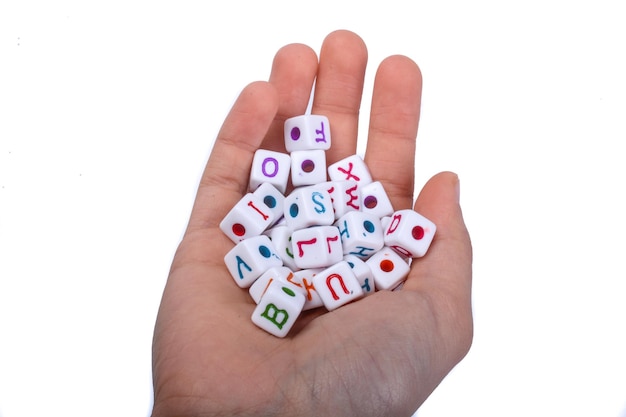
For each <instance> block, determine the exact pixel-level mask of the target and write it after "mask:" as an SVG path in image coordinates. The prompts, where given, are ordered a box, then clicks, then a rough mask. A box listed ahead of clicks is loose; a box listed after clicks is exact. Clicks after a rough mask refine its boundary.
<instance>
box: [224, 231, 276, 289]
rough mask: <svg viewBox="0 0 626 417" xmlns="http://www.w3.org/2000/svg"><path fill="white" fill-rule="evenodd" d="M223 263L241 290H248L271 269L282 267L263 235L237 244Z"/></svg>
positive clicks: (274, 250) (270, 244)
mask: <svg viewBox="0 0 626 417" xmlns="http://www.w3.org/2000/svg"><path fill="white" fill-rule="evenodd" d="M224 263H225V264H226V267H227V268H228V271H229V272H230V274H231V275H232V276H233V278H234V279H235V282H236V283H237V285H239V286H240V287H241V288H248V287H249V286H250V285H252V283H253V282H254V281H255V280H256V279H257V278H258V277H260V276H261V274H263V273H264V272H265V271H267V270H268V269H270V268H271V267H273V266H282V265H283V261H282V260H281V259H280V258H279V257H278V255H277V254H276V249H275V248H274V245H273V244H272V241H271V240H270V238H269V237H267V236H265V235H260V236H254V237H251V238H249V239H246V240H242V241H241V242H239V243H237V244H236V245H235V247H234V248H232V249H231V250H230V251H228V253H227V254H226V256H224Z"/></svg>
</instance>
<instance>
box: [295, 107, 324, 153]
mask: <svg viewBox="0 0 626 417" xmlns="http://www.w3.org/2000/svg"><path fill="white" fill-rule="evenodd" d="M284 134H285V149H287V152H293V151H307V150H311V149H321V150H328V149H330V124H329V123H328V118H327V117H326V116H321V115H314V114H309V115H301V116H295V117H291V118H289V119H287V120H285V127H284Z"/></svg>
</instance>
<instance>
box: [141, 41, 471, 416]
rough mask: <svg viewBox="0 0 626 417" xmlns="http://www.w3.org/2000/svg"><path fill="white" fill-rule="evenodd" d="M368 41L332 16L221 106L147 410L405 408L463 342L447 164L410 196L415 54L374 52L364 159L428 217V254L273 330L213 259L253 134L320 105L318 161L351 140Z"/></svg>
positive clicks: (278, 133)
mask: <svg viewBox="0 0 626 417" xmlns="http://www.w3.org/2000/svg"><path fill="white" fill-rule="evenodd" d="M366 63H367V50H366V47H365V44H364V43H363V41H362V40H361V39H360V38H359V37H358V36H357V35H356V34H354V33H351V32H348V31H336V32H333V33H331V34H329V35H328V36H327V38H326V39H325V40H324V43H323V45H322V48H321V51H320V57H319V62H318V58H317V56H316V54H315V52H314V51H313V50H312V49H311V48H309V47H307V46H305V45H301V44H291V45H287V46H285V47H283V48H282V49H280V50H279V51H278V53H277V54H276V56H275V59H274V64H273V68H272V72H271V76H270V79H269V81H268V82H261V81H258V82H253V83H251V84H249V85H248V86H246V87H245V88H244V89H243V91H242V92H241V94H240V96H239V98H238V99H237V101H236V102H235V104H234V105H233V108H232V110H231V112H230V113H229V115H228V116H227V118H226V120H225V121H224V124H223V126H222V129H221V130H220V132H219V134H218V137H217V140H216V142H215V146H214V148H213V151H212V153H211V156H210V158H209V161H208V164H207V166H206V170H205V172H204V174H203V176H202V179H201V183H200V186H199V189H198V193H197V197H196V202H195V205H194V208H193V211H192V214H191V218H190V221H189V224H188V228H187V231H186V233H185V236H184V238H183V240H182V242H181V244H180V246H179V249H178V251H177V253H176V256H175V258H174V261H173V264H172V268H171V271H170V276H169V279H168V282H167V285H166V288H165V291H164V294H163V299H162V302H161V307H160V310H159V314H158V318H157V323H156V328H155V334H154V345H153V377H154V395H155V399H154V409H153V416H155V417H160V416H179V417H180V416H218V415H220V416H221V415H225V416H226V415H227V416H235V415H250V416H260V415H263V416H270V415H284V416H299V415H311V416H360V417H362V416H370V415H371V416H383V415H384V416H394V415H399V416H400V415H405V416H406V415H411V414H412V413H413V412H414V411H415V410H416V409H417V408H418V407H419V405H420V404H421V403H422V402H423V401H424V400H425V399H426V398H427V396H428V395H429V394H430V393H431V392H432V390H433V389H434V388H435V387H436V386H437V385H438V384H439V383H440V382H441V380H442V379H443V377H444V376H445V375H446V374H447V373H448V372H449V371H450V369H451V368H452V367H454V366H455V365H456V364H457V363H458V362H459V361H460V360H461V359H462V358H463V357H464V355H465V354H466V353H467V351H468V349H469V346H470V344H471V340H472V315H471V302H470V292H471V263H472V253H471V244H470V240H469V236H468V233H467V230H466V228H465V225H464V222H463V218H462V214H461V209H460V207H459V204H458V195H459V183H458V179H457V176H456V175H455V174H453V173H449V172H444V173H440V174H437V175H435V176H434V177H433V178H432V179H431V180H430V181H429V182H428V183H427V184H426V185H425V186H424V188H423V190H422V191H421V193H420V195H419V197H418V198H417V199H416V201H415V205H413V204H414V203H413V202H414V200H413V198H414V197H413V189H414V185H413V182H414V180H413V172H414V159H415V138H416V135H417V127H418V121H419V111H420V97H421V88H422V79H421V73H420V71H419V68H418V67H417V65H416V64H415V63H414V62H413V61H411V60H410V59H408V58H406V57H404V56H398V55H397V56H391V57H388V58H387V59H385V60H384V61H383V62H382V63H381V64H380V66H379V67H378V71H377V73H376V79H375V85H374V91H373V99H372V107H371V117H370V125H369V137H368V142H367V149H366V154H365V162H366V163H367V165H368V167H369V168H370V171H371V174H372V177H373V178H375V179H376V180H380V181H381V182H382V183H383V184H384V186H385V190H386V191H387V193H388V195H389V197H390V199H391V201H392V204H393V206H394V208H395V209H404V208H415V209H416V210H417V211H418V212H420V213H421V214H423V215H425V216H426V217H428V218H430V219H431V220H432V221H433V222H435V223H436V224H437V227H438V228H437V235H436V237H435V239H434V241H433V243H432V245H431V247H430V250H429V252H428V255H427V256H425V257H424V258H420V259H417V260H416V261H415V262H413V263H412V267H411V272H410V274H409V276H408V278H407V281H406V283H405V285H404V287H403V288H402V289H401V290H398V291H393V292H390V291H379V292H377V293H375V294H373V295H371V296H368V297H366V298H364V299H362V300H360V301H358V302H356V303H351V304H349V305H346V306H343V307H341V308H339V309H337V310H335V311H333V312H330V313H328V312H326V313H325V314H323V313H324V312H323V311H320V310H323V309H318V311H307V312H305V313H304V314H303V315H301V316H300V318H299V319H298V322H297V323H296V325H295V326H294V328H292V330H291V331H290V333H289V335H288V336H287V337H285V338H277V337H274V336H272V335H270V334H268V333H266V332H264V331H263V330H261V329H259V328H258V327H256V326H255V325H254V324H253V323H252V321H251V320H250V316H251V314H252V311H253V310H254V307H255V304H254V302H253V301H252V299H251V298H250V296H249V295H248V293H247V291H245V290H242V289H241V288H239V287H238V286H237V285H236V284H235V282H234V281H233V279H232V277H231V276H230V274H229V273H228V271H227V269H226V266H225V265H224V262H223V257H224V255H225V254H226V252H227V251H228V250H229V249H230V248H232V247H233V243H232V242H231V241H230V240H229V239H228V238H227V237H226V236H225V235H223V234H222V233H221V231H220V230H219V228H218V224H219V222H220V221H221V220H222V218H223V217H224V216H225V215H226V213H227V212H228V211H229V210H230V208H232V206H233V205H234V204H235V203H236V202H237V201H239V199H240V198H241V197H242V195H243V194H244V193H245V192H246V191H247V181H248V175H249V168H250V165H251V162H252V158H253V154H254V152H255V150H256V149H258V148H263V149H271V150H277V151H283V152H284V143H283V139H282V138H283V134H282V129H283V122H284V120H285V119H286V118H288V117H292V116H296V115H300V114H304V113H305V110H306V108H307V103H308V101H309V95H310V92H311V88H312V86H313V82H314V80H315V94H314V101H313V104H312V113H314V114H323V115H326V116H327V117H328V118H329V120H330V124H331V129H332V138H333V144H332V147H331V149H330V150H329V151H327V161H328V163H329V164H331V163H333V162H335V161H337V160H340V159H342V158H344V157H346V156H349V155H352V154H354V153H356V141H357V130H358V115H359V107H360V103H361V94H362V90H363V79H364V74H365V67H366Z"/></svg>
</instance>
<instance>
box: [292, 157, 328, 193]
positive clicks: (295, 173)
mask: <svg viewBox="0 0 626 417" xmlns="http://www.w3.org/2000/svg"><path fill="white" fill-rule="evenodd" d="M326 179H327V178H326V152H325V151H322V150H312V151H293V152H291V183H292V184H293V186H294V187H300V186H303V185H313V184H319V183H320V182H325V181H326Z"/></svg>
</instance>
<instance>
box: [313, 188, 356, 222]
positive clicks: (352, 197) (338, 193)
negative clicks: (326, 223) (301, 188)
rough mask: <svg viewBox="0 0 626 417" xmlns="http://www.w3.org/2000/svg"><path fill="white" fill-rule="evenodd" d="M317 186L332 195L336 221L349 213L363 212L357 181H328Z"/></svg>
mask: <svg viewBox="0 0 626 417" xmlns="http://www.w3.org/2000/svg"><path fill="white" fill-rule="evenodd" d="M316 186H317V187H320V188H322V189H324V190H326V191H328V194H330V199H331V201H332V202H333V210H334V211H335V220H337V219H338V218H340V217H341V216H343V215H344V214H346V213H347V212H349V211H359V210H361V190H360V187H359V184H358V183H357V182H356V181H326V182H323V183H320V184H317V185H316Z"/></svg>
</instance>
